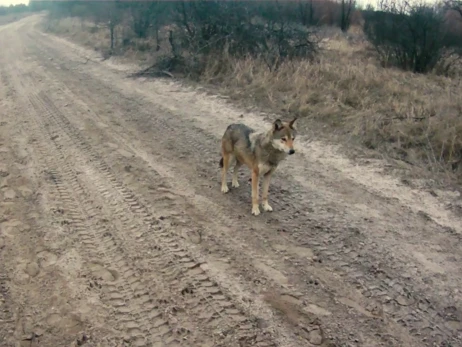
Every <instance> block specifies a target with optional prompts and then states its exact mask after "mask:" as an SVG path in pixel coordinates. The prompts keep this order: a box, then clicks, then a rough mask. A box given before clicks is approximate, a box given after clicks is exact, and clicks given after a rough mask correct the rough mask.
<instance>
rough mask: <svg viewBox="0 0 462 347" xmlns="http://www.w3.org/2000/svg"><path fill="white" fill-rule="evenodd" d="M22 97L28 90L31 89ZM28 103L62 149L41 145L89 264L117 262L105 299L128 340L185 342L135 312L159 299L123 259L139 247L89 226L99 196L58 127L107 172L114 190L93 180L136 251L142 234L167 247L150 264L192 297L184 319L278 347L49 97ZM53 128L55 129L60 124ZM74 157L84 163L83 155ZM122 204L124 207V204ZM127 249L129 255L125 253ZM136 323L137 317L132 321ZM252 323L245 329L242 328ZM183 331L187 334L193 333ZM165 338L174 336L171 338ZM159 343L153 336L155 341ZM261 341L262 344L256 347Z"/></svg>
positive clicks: (156, 321) (161, 324)
mask: <svg viewBox="0 0 462 347" xmlns="http://www.w3.org/2000/svg"><path fill="white" fill-rule="evenodd" d="M28 82H30V81H28ZM23 91H24V92H26V90H23ZM28 97H29V102H30V105H31V106H32V109H33V112H35V113H36V114H38V115H42V116H43V117H44V119H45V120H46V121H45V124H43V123H41V122H40V121H37V122H36V125H37V127H38V128H39V129H40V131H39V132H40V133H43V134H46V135H45V136H49V137H50V139H52V142H53V144H54V146H55V148H56V149H57V150H58V152H57V153H55V150H56V149H53V150H52V149H48V150H44V149H43V147H40V148H41V149H40V151H41V153H43V157H44V158H47V159H46V166H47V167H49V168H51V169H50V170H49V175H50V177H51V179H52V181H53V182H54V184H55V185H56V189H57V191H58V194H59V197H60V200H62V201H63V202H64V203H65V204H66V206H67V209H69V210H70V211H72V212H71V223H72V225H74V227H75V230H76V231H77V233H78V235H79V236H78V237H79V239H81V240H82V243H83V245H84V246H85V250H86V251H87V252H89V253H90V254H91V256H92V257H91V258H93V257H95V258H98V255H100V257H101V255H103V256H102V260H103V261H102V266H103V267H104V268H108V269H110V265H111V264H116V265H117V269H118V271H117V272H113V270H111V271H109V272H110V273H111V274H112V277H114V284H113V285H112V284H111V283H109V284H105V287H106V288H108V289H107V293H106V296H107V297H108V298H109V301H110V303H111V304H112V306H113V307H114V309H115V310H116V312H117V314H118V315H119V316H120V317H119V318H118V319H117V321H118V323H119V326H120V327H124V328H125V331H126V333H127V334H128V335H129V338H130V340H134V343H135V345H143V343H147V342H146V341H144V339H143V336H146V335H147V336H149V331H151V330H153V328H157V329H158V330H159V329H160V331H161V333H162V334H161V337H162V341H163V342H164V343H165V342H167V343H169V341H170V342H171V343H173V344H175V343H177V344H178V343H180V341H179V340H177V339H176V338H175V336H174V334H173V332H172V331H173V330H174V329H172V328H171V327H168V326H166V325H167V324H168V322H166V321H165V320H164V321H160V320H159V319H156V318H159V315H158V314H154V313H153V312H159V310H158V307H156V306H151V307H148V308H147V309H146V310H143V311H140V310H136V311H135V312H133V310H131V309H134V308H136V307H137V306H146V303H147V302H152V301H153V299H152V298H149V294H148V293H146V292H143V291H145V289H144V288H145V286H143V285H142V283H141V282H140V280H139V279H138V278H137V276H136V273H135V271H136V270H137V269H132V268H130V266H129V265H128V264H127V262H126V261H124V257H123V256H122V255H123V254H124V253H126V254H127V255H129V254H136V251H137V250H138V251H139V249H136V250H135V249H129V248H128V247H129V244H130V242H129V240H128V238H121V239H120V240H116V238H115V235H114V234H115V233H111V232H110V231H109V229H110V228H108V227H107V226H105V225H101V224H94V223H92V224H88V222H86V221H88V220H92V219H96V218H97V216H98V214H99V213H100V210H99V209H97V208H96V207H95V206H94V205H95V204H94V202H93V200H92V199H93V198H94V197H92V198H91V199H90V197H88V196H87V195H88V188H87V189H85V188H84V187H83V186H82V184H81V183H80V182H79V179H78V178H77V175H76V173H75V171H74V169H73V168H72V167H71V166H70V164H69V163H68V161H67V160H66V157H67V156H66V155H65V153H64V152H63V150H61V148H63V147H65V146H66V145H67V146H68V145H69V143H68V142H67V141H66V142H63V141H64V140H62V139H61V140H60V137H61V136H58V137H57V136H56V133H55V132H54V131H53V130H55V129H60V130H65V133H67V134H68V136H69V140H71V141H74V142H75V144H76V146H77V147H80V148H79V149H80V150H81V151H80V152H81V153H84V152H85V151H86V152H87V154H86V155H87V156H89V158H90V161H92V162H93V165H94V166H95V168H96V169H97V170H98V171H99V172H100V173H102V175H103V177H104V178H105V179H106V182H110V184H111V186H110V187H109V188H108V187H107V185H105V184H103V183H102V182H103V180H99V181H97V180H95V182H96V183H95V187H97V189H98V190H99V194H100V195H101V197H103V198H104V199H105V200H106V202H109V203H110V205H112V206H111V209H112V211H111V212H114V213H111V214H107V215H108V216H111V217H112V218H114V219H117V220H119V221H122V226H123V227H126V228H127V230H138V231H139V230H142V232H141V233H140V234H139V235H138V236H137V237H138V238H137V242H138V246H139V245H145V244H146V242H145V241H146V240H145V239H144V238H143V235H148V234H152V233H155V234H156V237H157V238H158V241H159V240H161V241H162V242H159V243H158V245H157V246H156V247H155V248H156V249H157V251H159V252H160V254H159V255H158V256H157V257H154V258H152V257H151V258H152V260H153V261H152V262H151V263H150V264H149V265H154V266H155V269H158V270H159V272H160V273H163V278H164V279H165V280H166V283H174V285H173V286H172V287H171V288H169V290H170V291H172V289H173V292H176V293H180V292H182V291H183V293H186V294H191V297H192V298H190V299H188V305H189V306H188V309H187V314H186V315H185V316H188V315H189V316H191V315H192V316H193V317H199V321H200V322H202V323H204V324H206V325H207V326H209V327H213V326H221V327H222V328H224V329H225V330H226V331H233V335H234V336H235V337H239V339H244V340H245V341H247V343H252V344H253V345H258V346H270V345H272V343H271V342H270V339H269V338H264V337H263V336H257V334H255V333H254V332H252V330H253V329H254V327H253V325H252V324H251V322H250V321H249V320H248V319H247V318H246V317H245V315H244V314H243V313H241V312H240V310H239V309H238V308H236V306H235V305H234V304H233V303H232V302H231V299H230V298H229V297H227V296H226V295H224V293H223V291H222V290H221V288H219V286H218V285H217V284H216V283H214V282H213V281H212V280H211V279H210V278H209V277H208V276H207V275H206V273H205V271H204V270H202V269H201V268H200V267H199V266H198V262H197V261H194V260H193V258H192V257H191V256H189V255H188V252H187V251H186V250H185V249H183V248H181V247H179V246H178V242H177V241H176V240H175V239H173V238H172V233H171V231H169V230H166V229H165V227H162V226H158V227H157V228H153V226H154V225H158V224H159V222H158V221H157V220H156V219H155V218H154V217H153V216H152V214H151V213H150V212H149V211H147V208H146V206H145V204H143V203H140V202H139V201H138V199H137V198H136V197H135V196H134V194H133V193H132V192H130V191H129V190H128V189H127V188H125V187H124V186H123V185H122V184H121V183H119V182H118V180H117V179H116V178H115V176H114V175H113V174H112V173H111V170H110V168H109V167H108V166H107V164H106V163H105V162H104V161H103V160H102V159H101V158H99V156H98V155H97V154H96V153H95V152H94V151H93V150H92V148H91V146H89V145H88V144H86V143H85V140H84V139H83V138H82V137H81V136H80V135H79V134H78V133H77V132H76V131H75V129H73V128H72V127H71V125H70V123H68V122H67V120H66V119H65V117H63V116H62V115H60V114H59V111H58V110H57V109H56V108H55V107H54V105H53V104H52V103H51V101H50V100H49V99H48V98H47V97H46V96H45V95H34V94H29V96H28ZM31 113H32V112H31ZM52 122H54V123H55V125H54V126H53V125H52ZM66 140H67V139H66ZM50 158H56V159H55V161H56V162H53V161H51V159H50ZM75 159H76V160H77V161H80V158H78V156H77V155H76V157H75ZM66 182H70V190H68V189H67V188H66ZM117 195H119V196H117ZM73 197H74V198H73ZM118 200H119V201H118ZM122 203H123V204H124V206H122ZM119 204H120V205H119ZM120 208H122V210H120ZM127 211H130V214H131V216H130V217H128V218H127V215H130V214H128V213H127ZM137 220H138V221H139V220H142V221H143V222H142V223H141V222H136V221H137ZM164 224H165V223H164ZM112 227H114V225H111V229H112ZM92 228H93V229H92ZM89 230H93V232H91V233H90V232H89ZM120 234H121V232H118V233H117V236H118V237H120ZM120 244H123V248H124V249H122V248H121V246H120ZM125 249H127V250H128V251H125ZM96 265H98V264H96ZM151 271H152V270H151ZM143 276H144V274H143ZM116 277H117V279H116ZM148 282H149V281H148ZM185 285H186V286H185ZM133 288H141V289H140V291H134V289H133ZM188 288H189V289H188ZM133 298H135V299H133ZM136 298H139V300H136ZM204 306H205V307H209V309H208V310H204ZM156 310H157V311H156ZM148 314H149V316H148ZM152 315H154V317H152ZM201 316H203V318H201ZM130 317H138V318H137V319H136V320H133V319H131V318H130ZM152 318H154V323H151V322H150V320H151V319H152ZM140 322H141V323H143V322H144V323H145V325H144V326H143V325H141V326H140V327H139V328H138V327H137V325H140ZM246 322H247V324H244V323H246ZM249 330H250V332H249ZM177 331H181V329H177ZM184 331H188V329H185V330H184ZM166 334H170V335H169V336H166ZM157 337H158V336H153V339H155V338H157ZM256 339H258V341H254V342H252V341H253V340H256ZM225 340H226V339H225Z"/></svg>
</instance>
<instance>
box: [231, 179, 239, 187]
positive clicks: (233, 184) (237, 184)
mask: <svg viewBox="0 0 462 347" xmlns="http://www.w3.org/2000/svg"><path fill="white" fill-rule="evenodd" d="M231 187H233V188H238V187H239V182H238V181H237V180H236V181H232V182H231Z"/></svg>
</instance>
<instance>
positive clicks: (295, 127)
mask: <svg viewBox="0 0 462 347" xmlns="http://www.w3.org/2000/svg"><path fill="white" fill-rule="evenodd" d="M296 120H297V117H295V118H294V119H292V120H291V121H290V122H289V127H290V128H291V129H294V130H295V129H297V125H296V124H295V121H296Z"/></svg>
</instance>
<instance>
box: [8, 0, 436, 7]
mask: <svg viewBox="0 0 462 347" xmlns="http://www.w3.org/2000/svg"><path fill="white" fill-rule="evenodd" d="M357 1H358V3H360V4H361V5H364V6H365V5H367V4H371V5H373V6H376V4H377V0H357ZM414 1H416V0H414ZM417 1H418V0H417ZM424 1H425V2H435V0H424ZM410 2H413V0H411V1H410ZM28 3H29V0H0V6H9V5H11V4H13V5H17V4H28Z"/></svg>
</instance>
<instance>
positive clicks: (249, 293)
mask: <svg viewBox="0 0 462 347" xmlns="http://www.w3.org/2000/svg"><path fill="white" fill-rule="evenodd" d="M38 21H39V17H38V16H31V17H27V18H25V19H23V20H21V21H18V22H16V23H12V24H8V25H7V26H3V27H1V28H0V47H2V54H1V55H0V106H1V107H0V264H1V266H0V293H1V295H0V345H1V346H156V347H157V346H183V347H192V346H201V347H203V346H204V347H206V346H233V347H234V346H260V347H262V346H281V347H283V346H284V347H285V346H368V347H369V346H387V347H389V346H409V347H414V346H415V347H424V346H461V345H462V322H461V321H462V304H461V302H462V292H461V288H462V267H461V266H460V264H461V263H462V246H461V238H462V237H461V233H462V223H461V218H460V210H461V206H462V205H461V202H460V196H459V194H458V193H457V192H451V191H442V190H433V191H431V192H427V191H425V190H423V189H417V188H411V187H409V186H406V185H403V184H402V183H400V181H399V180H398V179H396V178H394V177H392V176H390V175H385V174H384V173H383V171H384V170H386V163H385V162H383V161H379V160H375V161H369V162H368V163H366V162H362V163H361V162H358V161H355V162H353V161H351V160H349V159H347V158H345V157H343V156H342V155H341V154H340V153H339V152H338V151H337V150H336V148H334V147H332V146H330V145H328V144H325V143H322V142H319V141H316V140H313V139H311V138H310V139H309V138H308V137H307V136H303V134H301V135H300V136H299V138H300V141H299V140H297V141H299V142H298V146H299V147H298V154H297V155H296V156H295V157H290V158H288V159H287V161H286V162H284V164H283V165H282V166H281V167H280V170H279V171H278V173H277V174H276V175H275V178H274V180H273V182H272V185H271V187H270V200H271V203H272V206H273V208H274V212H272V213H263V214H261V215H260V216H258V217H253V216H251V214H250V211H251V208H250V186H249V185H248V182H247V180H248V177H249V173H248V172H247V171H244V170H242V174H241V178H240V180H241V187H240V188H238V189H233V190H232V191H231V192H230V193H229V194H228V195H223V194H222V193H221V192H220V184H219V168H218V160H219V143H220V136H221V134H222V133H223V131H224V130H225V128H226V126H227V125H228V124H229V123H230V122H235V121H242V122H245V123H246V124H248V125H250V126H254V127H258V128H261V127H264V126H268V122H267V121H265V120H264V117H263V116H262V115H260V114H257V113H254V114H250V113H245V112H242V110H239V109H237V108H236V107H233V106H231V105H229V104H227V103H226V102H224V101H223V100H220V99H219V98H216V97H212V96H206V95H205V94H204V93H199V92H198V91H197V90H193V89H188V88H185V87H184V86H181V85H179V84H177V83H175V82H166V81H164V80H146V79H132V78H129V77H128V73H129V72H131V71H132V70H133V68H132V67H130V66H127V65H121V64H118V65H116V64H114V63H111V62H110V61H105V62H102V61H101V58H100V57H99V56H98V54H97V53H95V52H91V51H89V50H86V49H84V48H82V47H79V46H77V45H75V44H72V43H70V42H68V41H65V40H63V39H59V38H56V37H54V36H51V35H46V34H44V33H42V32H41V31H40V30H39V29H37V23H38ZM241 114H244V116H243V117H242V118H241V117H240V115H241ZM301 125H302V127H303V124H301Z"/></svg>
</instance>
